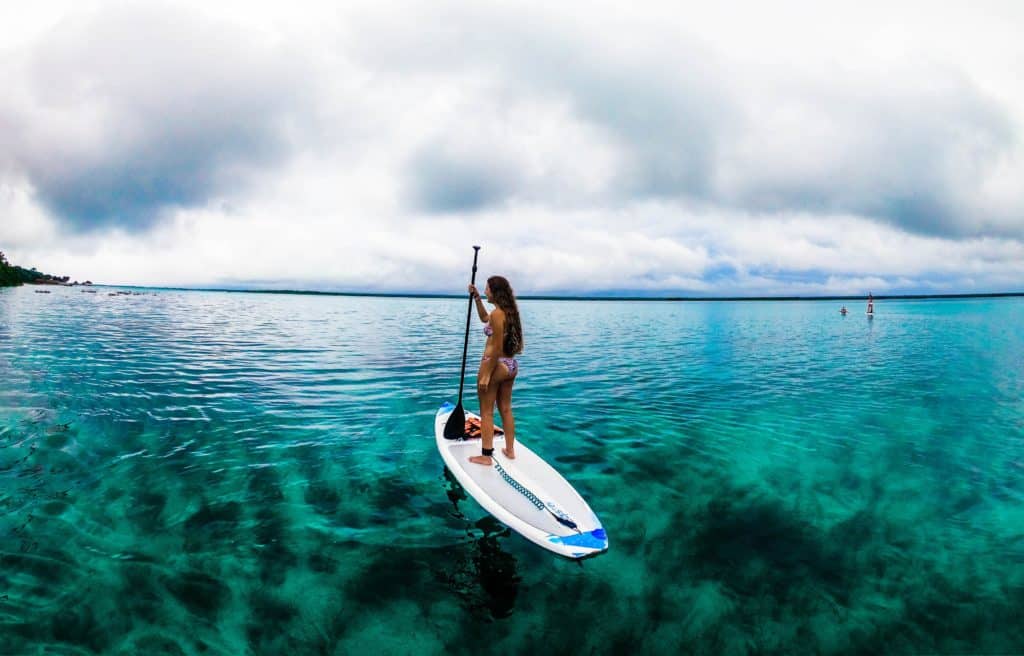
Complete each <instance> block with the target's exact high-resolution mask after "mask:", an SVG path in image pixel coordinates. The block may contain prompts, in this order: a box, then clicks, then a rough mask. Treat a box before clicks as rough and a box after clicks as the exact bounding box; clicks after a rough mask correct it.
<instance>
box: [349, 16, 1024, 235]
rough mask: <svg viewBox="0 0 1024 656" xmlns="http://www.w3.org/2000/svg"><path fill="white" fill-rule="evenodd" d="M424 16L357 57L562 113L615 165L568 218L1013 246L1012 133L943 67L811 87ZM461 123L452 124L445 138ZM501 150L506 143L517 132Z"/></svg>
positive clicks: (675, 51)
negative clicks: (599, 207)
mask: <svg viewBox="0 0 1024 656" xmlns="http://www.w3.org/2000/svg"><path fill="white" fill-rule="evenodd" d="M428 13H429V12H428ZM431 18H435V19H436V16H433V15H432V14H431V15H430V16H419V17H418V18H416V19H415V20H412V21H411V22H412V23H413V24H415V25H416V26H417V29H415V30H413V29H409V28H407V27H406V26H404V25H394V24H389V23H387V22H384V21H377V22H372V23H371V25H372V26H373V29H372V30H368V31H366V32H364V35H365V39H364V40H363V42H362V43H360V52H361V56H362V62H363V64H364V65H365V66H368V67H373V68H375V69H377V70H381V71H387V72H389V73H390V74H391V75H395V76H399V77H401V76H405V75H409V76H414V75H423V74H425V73H429V74H433V75H436V76H437V77H438V80H439V81H438V84H439V85H443V84H449V85H451V86H453V87H459V86H460V85H463V84H466V83H467V82H470V83H471V82H472V80H474V79H476V78H477V77H479V76H480V75H481V74H486V75H488V76H489V77H490V87H491V88H493V89H497V90H498V91H497V93H499V94H500V95H502V96H503V97H507V98H509V99H510V100H512V101H515V100H523V99H526V98H534V99H539V100H542V101H543V100H546V101H548V102H551V103H560V102H564V103H568V104H569V105H570V106H571V107H572V111H573V118H574V119H575V120H578V121H580V122H584V123H586V124H588V125H590V126H593V127H595V128H596V129H598V130H600V131H601V132H602V133H603V134H604V135H605V136H606V137H607V139H608V140H609V142H611V143H613V144H614V145H615V146H616V148H617V149H618V151H619V153H620V157H619V158H618V159H619V162H618V167H617V170H616V172H615V174H614V175H612V176H610V177H609V179H608V183H607V185H606V187H605V188H604V189H603V191H602V192H601V193H600V194H598V195H597V196H596V197H595V195H594V194H593V193H590V192H588V193H580V194H578V198H579V200H580V203H581V204H592V203H595V202H597V203H616V202H629V201H643V200H645V199H679V200H684V201H693V200H696V201H700V202H707V203H711V204H715V205H719V206H722V207H724V208H729V209H731V210H736V209H739V210H744V211H749V212H769V213H771V212H794V211H795V212H812V213H821V214H823V215H824V214H833V215H835V214H856V215H861V216H865V217H869V218H872V219H874V220H877V221H880V222H883V223H889V224H892V225H895V226H897V227H900V228H902V229H904V230H908V231H911V232H914V233H918V234H925V235H929V234H930V235H937V236H947V237H954V238H957V237H972V236H984V235H998V236H1009V237H1015V238H1019V237H1021V236H1024V189H1020V188H1019V187H1018V188H1017V189H1016V190H1014V191H1010V192H1009V193H1007V192H1006V191H1005V189H1004V190H1003V192H1002V193H999V194H993V193H991V187H992V186H993V184H992V183H993V181H998V180H997V178H999V177H1000V176H1002V177H1003V178H1005V177H1006V176H1007V173H1006V171H1007V169H1008V167H1009V168H1010V169H1014V168H1016V169H1017V170H1018V171H1020V172H1024V169H1022V168H1021V167H1020V161H1021V145H1022V144H1021V141H1020V139H1019V137H1018V129H1019V126H1017V125H1015V123H1014V121H1013V119H1012V117H1011V115H1010V113H1009V111H1008V110H1007V109H1006V108H1004V107H1002V106H1000V105H999V103H998V102H997V101H996V100H994V99H993V98H990V97H987V96H986V95H985V94H984V93H983V92H982V91H981V90H980V89H979V88H978V87H977V86H976V85H974V84H973V83H972V82H971V80H970V79H969V78H967V77H966V76H965V75H964V74H962V73H961V72H959V71H957V70H954V69H951V68H948V67H946V68H944V67H941V66H939V65H932V64H922V63H907V64H906V65H897V66H893V65H891V64H887V65H885V66H884V67H883V65H882V64H878V65H877V66H878V69H877V70H870V67H869V73H868V74H867V75H864V74H863V73H862V74H860V75H855V74H853V73H851V72H849V71H848V70H844V69H843V68H841V67H839V66H836V67H835V68H834V69H828V68H825V69H824V70H823V72H819V73H818V74H817V75H815V76H810V75H807V74H806V73H803V72H799V71H790V70H784V69H779V68H770V67H769V66H768V65H767V64H765V65H763V66H761V67H759V65H757V64H753V65H752V64H751V63H750V62H746V63H744V64H742V65H741V64H738V63H736V62H732V61H730V60H729V59H728V57H726V55H725V53H723V52H719V51H717V50H716V49H715V48H713V47H711V46H710V45H708V44H705V43H702V42H700V41H698V40H696V39H694V38H692V37H688V36H686V35H679V36H678V38H676V39H670V38H664V35H662V38H658V37H652V38H649V39H648V40H647V41H644V42H640V43H639V44H636V43H634V47H632V48H622V49H617V50H616V49H612V50H609V48H608V44H609V40H608V39H604V40H602V39H600V38H598V37H595V36H594V35H591V34H587V33H584V32H582V31H580V30H574V29H573V28H572V27H571V26H570V25H568V24H558V23H557V21H551V20H547V19H546V20H545V21H540V20H533V19H530V18H529V17H523V16H521V15H519V14H517V13H516V12H512V11H508V12H503V11H499V10H493V11H483V10H480V11H466V12H451V13H447V14H444V15H443V20H439V19H438V20H431ZM371 34H372V36H371ZM624 39H626V40H628V37H624ZM463 118H464V117H462V116H457V115H453V116H450V117H449V119H450V125H451V128H452V129H451V133H452V134H457V132H458V125H459V122H460V121H461V120H462V119H463ZM523 127H524V129H528V126H523ZM455 139H458V137H455ZM506 139H507V140H508V141H509V142H514V141H515V140H516V139H517V134H516V130H515V129H514V127H513V129H510V130H508V131H507V133H506ZM433 148H434V150H433V156H432V157H431V158H430V159H431V161H436V162H438V163H439V165H440V166H441V168H442V169H444V170H447V171H449V172H453V171H456V170H459V169H460V162H456V161H454V160H451V159H448V158H446V157H445V156H444V152H445V150H446V144H445V143H444V141H443V139H442V140H439V142H438V143H435V144H434V146H433ZM478 148H479V151H478V153H477V154H475V155H473V154H466V153H465V152H463V154H462V160H461V161H462V162H465V161H467V160H470V161H472V160H475V161H482V162H483V161H487V158H488V156H489V154H490V153H492V152H494V148H495V144H494V143H481V144H479V145H478ZM499 148H500V144H499ZM505 150H508V148H505ZM422 161H423V157H422V155H421V156H419V159H418V162H422ZM580 165H581V167H585V166H586V162H585V161H581V162H580ZM462 170H465V173H466V176H465V178H463V179H462V180H463V182H465V183H466V184H467V186H468V187H470V189H471V192H470V193H467V194H458V195H459V197H460V198H463V197H465V198H469V197H472V199H473V203H472V206H473V207H474V208H475V209H479V207H480V206H483V205H487V204H493V205H497V204H500V203H502V202H505V201H507V200H509V199H510V198H532V199H534V200H535V202H541V203H543V202H544V197H543V195H544V193H545V191H549V190H550V188H551V185H550V181H549V180H545V181H543V183H540V182H538V181H537V180H536V179H532V178H530V177H528V176H522V175H518V174H517V173H515V172H514V167H507V168H506V169H505V170H506V172H507V173H506V175H505V176H504V177H494V176H493V175H488V176H487V177H486V185H482V184H480V180H479V177H480V176H481V173H480V172H479V171H477V170H471V167H462ZM407 174H408V175H410V176H411V178H412V179H411V180H410V181H409V182H408V185H409V186H411V187H412V188H414V189H422V188H426V187H429V188H433V187H435V186H436V185H437V184H438V183H439V182H443V179H439V178H438V176H437V173H436V171H434V170H431V169H429V168H428V167H424V166H420V165H416V166H411V167H409V168H408V170H407ZM565 184H566V185H567V186H568V187H570V192H571V186H572V182H571V180H567V181H565ZM458 186H459V184H458V183H455V184H454V185H453V187H458ZM1003 186H1004V187H1005V186H1006V185H1005V181H1004V184H1003ZM484 188H486V191H484ZM563 195H564V194H563ZM411 199H412V200H413V202H414V205H413V207H412V209H423V210H427V211H434V210H436V209H437V208H438V203H437V202H436V200H437V199H436V198H435V197H434V196H432V195H430V194H423V193H419V194H413V195H411ZM417 201H418V204H417ZM451 208H452V209H456V204H452V205H451Z"/></svg>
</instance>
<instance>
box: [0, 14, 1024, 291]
mask: <svg viewBox="0 0 1024 656" xmlns="http://www.w3.org/2000/svg"><path fill="white" fill-rule="evenodd" d="M335 4H338V3H329V2H325V3H319V4H314V3H308V5H307V3H295V2H290V3H272V4H261V3H259V2H254V1H253V0H246V1H245V2H234V1H231V2H216V3H212V2H208V1H204V2H168V3H154V2H144V3H143V2H139V3H133V2H89V1H87V0H86V1H82V0H77V1H75V2H51V1H49V0H33V2H32V3H28V4H23V3H10V2H4V3H3V4H2V5H0V7H2V8H0V87H2V93H0V250H3V251H5V252H6V253H7V255H8V257H9V259H11V260H12V261H14V262H15V263H18V264H22V265H25V266H36V267H38V268H39V269H40V270H43V271H47V272H52V273H59V274H67V275H70V276H71V277H72V278H78V279H83V280H84V279H85V278H91V279H93V280H94V281H102V282H107V283H127V284H150V285H174V286H177V285H185V286H232V287H259V288H269V287H274V288H304V289H323V290H350V291H439V292H459V291H461V290H462V289H463V288H464V285H465V282H466V279H467V277H468V269H469V266H470V263H471V261H472V248H471V245H472V244H481V245H482V246H483V250H482V251H481V262H480V273H481V275H484V276H486V275H490V274H493V273H501V274H504V275H506V276H507V277H509V278H510V279H511V281H512V283H513V286H514V287H515V288H516V290H517V291H518V292H519V293H523V294H525V293H545V292H547V293H552V292H554V293H571V294H586V293H629V294H633V293H652V294H654V293H657V294H661V293H669V294H679V293H685V294H698V295H720V294H728V295H732V294H808V295H810V294H832V293H841V294H846V293H850V294H860V293H866V292H867V291H868V290H871V291H874V292H875V293H879V292H945V291H951V292H975V291H979V292H988V291H1009V290H1021V289H1024V136H1022V135H1024V133H1022V129H1024V38H1021V35H1022V34H1024V3H1021V2H1019V1H1016V0H1014V1H1008V2H942V3H936V2H934V1H930V2H892V1H887V2H864V1H861V2H850V3H822V2H820V1H814V2H785V3H729V2H720V3H715V6H714V7H710V6H708V5H710V4H711V3H694V4H693V5H692V6H686V4H685V3H680V2H671V3H666V4H664V5H657V4H649V5H644V4H638V3H616V4H613V5H607V6H604V5H601V4H597V3H594V2H585V3H574V2H563V3H556V7H555V8H552V6H551V3H544V4H538V5H537V6H536V8H535V9H534V10H526V9H524V8H523V6H522V5H520V4H519V3H493V4H485V3H480V2H465V3H447V2H437V1H432V2H424V3H380V2H377V1H374V2H346V3H341V4H344V7H342V8H339V7H336V6H334V5H335Z"/></svg>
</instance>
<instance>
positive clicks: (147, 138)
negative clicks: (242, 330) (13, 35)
mask: <svg viewBox="0 0 1024 656" xmlns="http://www.w3.org/2000/svg"><path fill="white" fill-rule="evenodd" d="M21 55H22V56H20V57H18V58H16V59H13V60H10V61H8V62H7V64H6V65H4V66H3V67H2V69H0V70H2V71H3V74H4V76H6V77H10V78H14V79H9V80H7V84H6V86H7V88H9V89H14V90H16V91H17V92H16V93H12V94H10V95H8V97H7V99H6V100H0V123H3V124H4V126H5V131H7V133H8V137H7V139H6V141H7V142H8V143H7V144H6V148H7V150H8V155H7V158H8V162H7V165H8V167H10V168H12V169H13V170H14V171H15V172H16V173H17V174H18V175H20V176H22V177H23V178H25V179H27V180H28V182H29V183H30V184H31V185H32V187H33V188H34V190H35V193H36V194H37V195H38V198H39V199H40V200H41V202H42V203H43V204H44V205H45V206H46V207H48V208H49V209H50V210H51V212H52V213H53V214H54V215H55V216H56V217H58V218H59V219H60V220H61V221H62V222H63V223H64V224H65V225H68V226H71V227H73V228H76V229H79V230H91V229H95V228H102V227H107V226H118V227H121V228H124V229H128V230H140V229H146V228H149V227H151V226H152V225H153V224H154V223H155V222H156V221H157V220H158V219H159V217H160V215H161V212H162V211H163V210H165V209H168V208H173V207H189V206H195V205H201V204H203V203H204V202H206V201H208V200H209V199H210V198H211V197H215V196H216V195H217V194H218V193H221V192H224V191H229V190H234V189H237V188H239V187H242V186H244V184H245V183H246V181H247V179H248V176H249V175H250V174H251V173H252V172H253V171H257V170H261V169H265V168H270V167H273V165H274V164H275V163H276V162H277V161H278V160H280V159H281V158H284V157H286V156H287V155H288V152H289V149H290V147H291V145H290V143H289V139H290V137H289V129H290V125H291V123H293V122H294V120H295V117H296V116H298V115H300V114H301V113H302V111H303V110H302V108H303V105H304V102H305V100H306V95H307V92H308V89H307V88H306V86H305V84H306V83H305V82H304V77H308V76H306V75H305V73H306V72H305V71H304V70H303V62H302V61H301V59H300V58H298V57H296V56H295V55H294V54H293V53H292V52H291V51H288V50H287V49H284V48H281V47H279V46H275V45H272V44H268V43H262V42H260V41H258V40H257V39H255V38H254V37H253V36H252V35H249V34H246V33H244V32H242V31H240V30H238V29H237V28H233V27H231V26H229V25H224V24H218V23H215V22H211V21H207V20H204V19H201V18H200V17H198V16H197V15H196V14H194V13H189V12H186V11H184V10H178V9H174V8H171V7H167V6H163V5H160V6H150V7H146V6H141V5H134V6H128V7H117V8H111V9H106V10H103V11H100V12H97V13H93V14H88V15H81V16H76V17H74V18H70V19H66V20H65V21H63V22H61V23H60V24H58V25H57V26H56V27H55V28H54V29H53V30H51V31H50V32H49V33H47V34H46V35H45V36H43V37H42V38H41V39H40V40H39V41H38V42H36V43H35V44H34V46H33V47H31V48H30V49H29V50H27V51H26V52H23V53H21Z"/></svg>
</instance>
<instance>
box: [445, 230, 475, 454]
mask: <svg viewBox="0 0 1024 656" xmlns="http://www.w3.org/2000/svg"><path fill="white" fill-rule="evenodd" d="M479 254H480V247H479V246H474V247H473V275H472V276H470V278H469V284H471V285H475V284H476V257H477V255H479ZM471 316H473V296H472V295H470V297H469V307H468V308H466V337H465V339H464V340H463V342H462V370H461V371H460V372H459V402H458V403H456V404H455V409H454V410H452V413H451V414H450V415H448V421H447V423H445V425H444V439H446V440H457V439H459V438H461V437H462V436H463V433H464V432H465V430H466V411H465V410H464V409H463V408H462V384H463V383H464V382H465V380H466V351H467V350H469V318H470V317H471Z"/></svg>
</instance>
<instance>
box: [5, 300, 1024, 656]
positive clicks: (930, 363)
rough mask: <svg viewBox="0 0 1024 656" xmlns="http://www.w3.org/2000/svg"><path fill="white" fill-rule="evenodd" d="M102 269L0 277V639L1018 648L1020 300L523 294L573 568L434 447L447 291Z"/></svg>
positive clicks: (382, 649)
mask: <svg viewBox="0 0 1024 656" xmlns="http://www.w3.org/2000/svg"><path fill="white" fill-rule="evenodd" d="M110 291H112V290H107V289H100V290H99V293H96V294H85V293H82V292H81V291H80V290H78V289H54V290H53V293H52V294H49V295H43V294H34V293H33V290H32V289H31V288H16V289H5V290H0V564H2V567H0V653H4V654H91V653H111V654H134V653H146V654H286V653H295V654H305V653H310V654H359V653H374V654H406V653H408V654H431V653H437V654H442V653H446V654H447V653H467V654H469V653H480V652H481V651H494V652H498V651H501V652H502V653H512V654H518V653H527V652H533V653H574V654H575V653H581V654H590V653H596V654H603V653H673V654H675V653H680V652H696V653H707V654H744V653H829V654H831V653H893V654H912V653H979V652H982V653H1021V652H1024V626H1022V623H1021V622H1020V620H1019V619H1018V616H1019V614H1020V611H1021V609H1022V608H1024V506H1022V503H1021V502H1022V500H1024V400H1022V399H1024V375H1022V369H1024V328H1022V326H1024V302H1022V300H1021V299H997V300H958V301H903V302H897V301H886V302H879V303H878V304H877V307H876V310H877V313H878V314H877V317H876V318H875V319H874V320H873V321H868V320H867V319H866V318H865V316H864V315H863V314H862V310H863V308H852V309H853V310H854V311H853V313H852V314H851V315H849V316H847V317H845V318H844V317H840V316H839V314H838V312H837V310H838V303H836V302H779V303H771V302H756V303H754V302H751V303H742V302H737V303H713V302H708V303H654V302H652V303H635V302H554V301H526V302H524V303H523V304H522V308H521V309H522V314H523V321H524V328H525V332H526V341H527V348H526V352H525V353H524V355H523V356H522V358H521V360H520V361H521V365H522V372H521V374H520V377H519V379H518V381H517V383H516V388H515V396H514V405H515V410H516V418H517V432H518V434H519V437H520V439H522V440H523V441H524V442H526V443H527V444H528V445H529V446H530V448H531V449H533V450H535V451H536V452H538V453H539V454H540V455H542V456H543V457H545V458H546V459H547V460H548V461H549V462H551V463H552V464H554V465H555V466H556V467H557V468H558V469H559V471H560V472H561V473H562V474H563V475H564V476H565V477H566V478H567V479H568V480H569V481H570V482H572V483H573V484H574V485H575V486H576V488H577V489H578V490H579V491H580V492H581V493H582V494H583V495H584V497H585V498H587V500H588V501H589V503H590V505H591V507H592V508H593V509H594V510H595V512H596V513H597V514H598V516H599V517H600V518H601V520H602V523H603V524H604V526H605V528H606V529H607V531H608V535H609V538H610V541H611V549H610V551H609V552H608V553H606V554H604V555H601V556H598V557H596V558H593V559H589V560H586V561H584V562H582V563H577V562H572V561H568V560H564V559H561V558H559V557H557V556H554V555H552V554H550V553H548V552H546V551H543V550H541V549H539V548H537V547H536V546H534V545H532V544H531V543H529V542H527V541H526V540H524V539H523V538H521V537H519V536H518V535H515V534H512V533H510V532H509V531H508V530H507V529H505V528H504V527H502V526H501V525H500V524H498V523H497V522H495V521H493V520H492V519H490V518H489V517H488V516H487V515H486V514H485V513H484V512H483V511H482V510H481V509H480V507H479V506H478V505H477V504H476V503H475V502H473V501H472V499H467V498H466V496H465V494H464V493H463V492H462V491H461V490H460V489H459V488H458V486H457V485H456V484H454V483H452V482H451V481H450V480H449V479H448V478H447V477H446V476H445V471H444V468H443V465H442V463H441V459H440V456H439V455H438V453H437V452H436V449H435V447H434V442H433V417H434V413H435V411H436V409H437V407H438V406H439V405H440V404H441V402H443V401H445V400H453V399H454V397H455V394H456V390H457V387H458V367H459V363H460V359H461V347H462V330H463V326H464V322H465V309H466V306H465V302H464V301H456V300H445V299H395V298H386V299H384V298H351V297H315V296H281V295H257V294H231V293H206V292H170V291H155V290H146V291H147V293H146V294H144V295H134V296H125V295H119V296H110V295H108V294H109V293H110ZM482 342H483V336H482V334H480V332H479V330H478V324H474V330H473V333H472V337H471V340H470V349H471V352H472V354H476V353H478V352H479V350H480V349H481V347H482ZM474 359H475V357H474V356H473V355H471V357H470V362H472V361H473V360H474ZM467 383H468V384H467V390H468V391H469V392H472V391H473V389H474V384H473V380H472V378H470V379H468V381H467ZM469 405H470V407H473V405H474V404H473V403H472V400H470V404H469Z"/></svg>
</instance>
